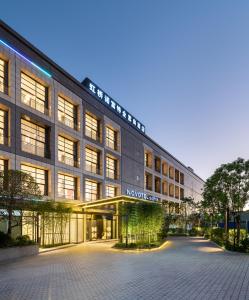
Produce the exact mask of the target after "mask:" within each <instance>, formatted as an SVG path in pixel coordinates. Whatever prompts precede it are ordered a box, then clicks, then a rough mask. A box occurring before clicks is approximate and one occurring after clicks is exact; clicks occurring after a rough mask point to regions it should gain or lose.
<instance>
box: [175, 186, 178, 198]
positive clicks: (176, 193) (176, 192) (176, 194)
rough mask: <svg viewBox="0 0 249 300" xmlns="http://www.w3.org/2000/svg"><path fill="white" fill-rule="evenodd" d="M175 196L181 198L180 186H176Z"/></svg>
mask: <svg viewBox="0 0 249 300" xmlns="http://www.w3.org/2000/svg"><path fill="white" fill-rule="evenodd" d="M175 198H176V199H179V186H175Z"/></svg>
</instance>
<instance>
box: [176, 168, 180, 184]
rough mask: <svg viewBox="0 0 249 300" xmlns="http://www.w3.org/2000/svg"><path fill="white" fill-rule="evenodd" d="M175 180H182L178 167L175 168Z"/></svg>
mask: <svg viewBox="0 0 249 300" xmlns="http://www.w3.org/2000/svg"><path fill="white" fill-rule="evenodd" d="M175 181H176V182H180V172H179V171H178V170H177V169H175Z"/></svg>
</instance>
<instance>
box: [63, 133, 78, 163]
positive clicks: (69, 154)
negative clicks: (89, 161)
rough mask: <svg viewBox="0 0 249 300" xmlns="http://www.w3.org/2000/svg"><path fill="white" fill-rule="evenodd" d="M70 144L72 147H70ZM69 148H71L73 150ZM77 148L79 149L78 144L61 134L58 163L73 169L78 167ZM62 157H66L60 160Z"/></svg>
mask: <svg viewBox="0 0 249 300" xmlns="http://www.w3.org/2000/svg"><path fill="white" fill-rule="evenodd" d="M70 144H72V145H71V146H70ZM67 146H68V147H67ZM69 146H70V147H71V149H70V147H69ZM77 147H78V144H77V142H75V141H73V140H70V139H68V138H66V137H65V136H63V135H60V134H59V135H58V161H59V162H61V163H64V164H66V165H68V166H71V167H78V151H77ZM60 155H61V156H62V157H64V159H60ZM70 161H71V163H70Z"/></svg>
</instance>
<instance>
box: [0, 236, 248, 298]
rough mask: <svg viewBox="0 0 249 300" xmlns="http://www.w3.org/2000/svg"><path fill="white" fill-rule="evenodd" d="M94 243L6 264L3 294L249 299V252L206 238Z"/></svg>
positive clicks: (1, 271) (0, 270) (0, 277)
mask: <svg viewBox="0 0 249 300" xmlns="http://www.w3.org/2000/svg"><path fill="white" fill-rule="evenodd" d="M110 245H111V243H97V244H93V243H88V244H82V245H78V246H75V247H71V248H67V249H62V250H58V251H55V252H48V253H43V254H40V255H39V256H37V257H29V258H23V259H20V260H18V261H15V262H12V263H9V264H2V265H0V299H1V300H2V299H3V300H9V299H13V300H19V299H22V300H29V299H35V300H41V299H44V300H54V299H58V300H63V299H66V300H75V299H79V300H84V299H108V300H109V299H127V300H134V299H167V300H168V299H174V300H177V299H188V300H189V299H201V300H204V299H209V300H210V299H249V255H243V254H237V253H230V252H223V251H222V250H221V249H219V248H217V247H216V246H214V245H213V244H212V243H210V242H207V241H206V240H204V239H202V238H172V239H171V240H170V241H169V243H168V247H166V248H165V249H163V250H161V251H156V252H149V253H148V252H145V253H140V254H136V253H120V252H115V251H112V250H110Z"/></svg>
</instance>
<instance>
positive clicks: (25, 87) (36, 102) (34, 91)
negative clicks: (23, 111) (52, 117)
mask: <svg viewBox="0 0 249 300" xmlns="http://www.w3.org/2000/svg"><path fill="white" fill-rule="evenodd" d="M21 99H22V102H23V103H24V104H26V105H28V106H30V107H32V108H34V109H36V110H38V111H40V112H42V113H44V114H47V115H48V88H47V87H45V86H43V85H42V84H40V83H39V82H37V81H36V80H34V79H33V78H31V77H29V76H27V75H26V74H24V73H21Z"/></svg>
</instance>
